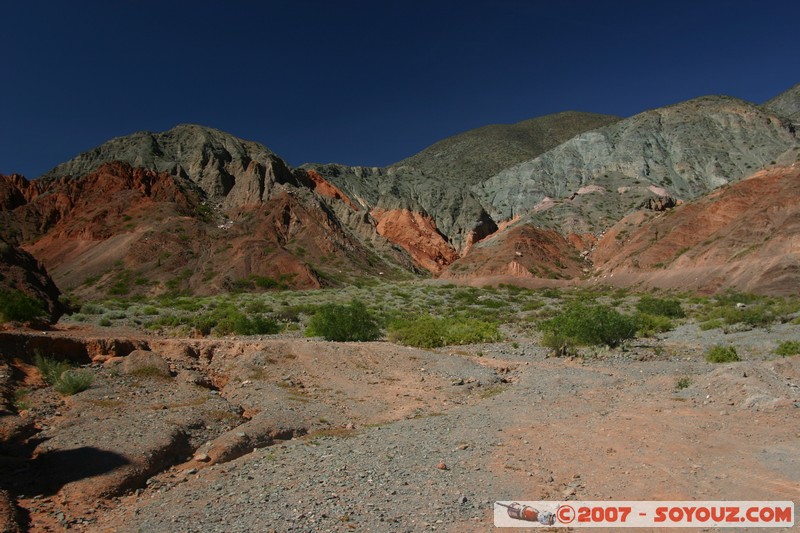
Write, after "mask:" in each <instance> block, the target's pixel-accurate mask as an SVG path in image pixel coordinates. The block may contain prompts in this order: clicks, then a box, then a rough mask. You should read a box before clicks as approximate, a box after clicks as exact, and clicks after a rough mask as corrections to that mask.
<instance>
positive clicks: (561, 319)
mask: <svg viewBox="0 0 800 533" xmlns="http://www.w3.org/2000/svg"><path fill="white" fill-rule="evenodd" d="M539 329H540V330H541V331H542V332H544V333H550V334H551V335H555V336H556V337H558V338H560V339H566V340H569V342H571V343H573V344H575V345H586V346H601V345H606V346H609V347H612V348H613V347H615V346H618V345H619V344H620V343H621V342H623V341H625V340H627V339H632V338H633V337H634V336H635V334H636V323H635V322H634V320H633V318H631V317H630V316H627V315H623V314H621V313H619V312H617V311H616V310H614V309H612V308H611V307H608V306H605V305H599V306H593V307H589V306H585V305H583V304H573V305H570V306H569V307H567V309H565V310H564V311H562V312H561V313H560V314H558V315H556V316H555V317H553V318H551V319H550V320H546V321H544V322H542V323H540V325H539Z"/></svg>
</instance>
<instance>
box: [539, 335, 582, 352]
mask: <svg viewBox="0 0 800 533" xmlns="http://www.w3.org/2000/svg"><path fill="white" fill-rule="evenodd" d="M541 342H542V346H544V347H545V348H550V349H551V350H552V351H553V354H554V355H555V356H556V357H566V356H568V355H571V354H573V353H574V352H575V341H574V340H573V339H571V338H570V337H566V336H564V335H561V334H559V333H557V332H554V331H546V332H545V333H544V335H542V341H541Z"/></svg>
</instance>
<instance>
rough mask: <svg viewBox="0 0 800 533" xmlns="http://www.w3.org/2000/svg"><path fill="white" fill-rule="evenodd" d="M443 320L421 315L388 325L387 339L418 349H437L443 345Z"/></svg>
mask: <svg viewBox="0 0 800 533" xmlns="http://www.w3.org/2000/svg"><path fill="white" fill-rule="evenodd" d="M442 320H443V319H436V318H434V317H432V316H430V315H423V316H420V317H417V318H414V319H406V320H398V321H395V322H392V323H391V324H389V331H388V332H387V337H388V339H389V340H390V341H391V342H395V343H398V344H403V345H405V346H416V347H418V348H438V347H439V346H444V345H445V340H444V328H443V327H442V324H441V322H442Z"/></svg>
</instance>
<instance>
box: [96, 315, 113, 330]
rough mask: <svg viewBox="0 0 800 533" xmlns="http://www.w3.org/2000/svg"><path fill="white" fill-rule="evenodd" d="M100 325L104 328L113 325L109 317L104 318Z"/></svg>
mask: <svg viewBox="0 0 800 533" xmlns="http://www.w3.org/2000/svg"><path fill="white" fill-rule="evenodd" d="M98 324H99V325H101V326H103V327H104V328H107V327H108V326H110V325H111V319H110V318H108V317H107V316H104V317H103V318H101V319H100V321H99V322H98Z"/></svg>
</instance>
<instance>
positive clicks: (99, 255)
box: [0, 86, 800, 296]
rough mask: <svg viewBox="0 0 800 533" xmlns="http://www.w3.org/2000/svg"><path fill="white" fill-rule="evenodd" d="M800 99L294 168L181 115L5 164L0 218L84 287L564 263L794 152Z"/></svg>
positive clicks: (457, 274) (711, 102)
mask: <svg viewBox="0 0 800 533" xmlns="http://www.w3.org/2000/svg"><path fill="white" fill-rule="evenodd" d="M799 98H800V96H798V91H797V86H795V87H793V88H792V89H790V90H789V91H787V92H786V93H784V94H782V95H780V96H778V97H776V98H775V99H773V100H770V102H768V103H767V104H765V105H764V106H761V107H759V106H756V105H754V104H750V103H748V102H745V101H742V100H738V99H735V98H730V97H722V96H709V97H701V98H696V99H693V100H690V101H688V102H682V103H679V104H675V105H672V106H668V107H664V108H659V109H654V110H650V111H646V112H643V113H640V114H638V115H635V116H633V117H630V118H627V119H624V120H618V119H617V118H616V117H608V116H604V115H592V114H585V113H574V112H569V113H560V114H556V115H552V116H547V117H540V118H538V119H532V120H530V121H524V122H522V123H519V124H514V125H506V126H503V125H499V126H489V127H485V128H479V129H477V130H473V131H470V132H466V133H464V134H461V135H458V136H455V137H453V138H450V139H446V140H443V141H441V142H439V143H436V144H434V145H433V146H431V147H430V148H428V149H426V150H423V151H422V152H420V153H419V154H416V155H415V156H412V157H410V158H407V159H405V160H403V161H401V162H399V163H396V164H394V165H390V166H389V167H386V168H372V167H349V166H344V165H337V164H308V165H303V166H302V167H300V168H296V169H291V168H289V166H288V165H287V164H286V163H285V162H284V161H283V160H281V159H280V158H279V157H278V156H277V155H276V154H275V153H273V152H272V151H271V150H269V149H268V148H266V147H264V146H262V145H260V144H258V143H254V142H250V141H244V140H241V139H237V138H235V137H233V136H231V135H229V134H226V133H224V132H221V131H218V130H214V129H212V128H206V127H202V126H196V125H186V124H184V125H179V126H177V127H175V128H173V129H172V130H169V131H166V132H162V133H150V132H139V133H135V134H133V135H130V136H126V137H120V138H116V139H112V140H111V141H109V142H107V143H105V144H103V145H101V146H99V147H97V148H95V149H93V150H90V151H88V152H85V153H83V154H80V155H79V156H77V157H76V158H74V159H73V160H71V161H68V162H66V163H63V164H61V165H59V166H57V167H56V168H54V169H53V170H51V171H50V172H48V173H46V174H45V175H43V176H42V177H41V178H40V179H37V180H34V181H30V182H29V181H27V180H25V179H24V178H22V177H20V176H4V177H0V220H2V222H3V236H4V237H5V238H6V239H7V240H9V241H10V242H12V243H18V244H23V245H24V247H25V248H26V249H27V250H29V251H31V252H32V253H34V255H35V256H36V257H38V258H39V259H41V260H42V261H43V262H44V263H45V265H46V266H47V268H48V270H49V271H50V272H51V273H52V274H53V275H54V276H55V279H56V281H57V283H59V285H62V286H63V287H64V288H65V289H66V290H69V291H77V292H78V293H79V294H83V295H85V296H90V295H92V294H102V293H104V292H107V291H110V290H113V288H114V287H117V288H119V287H120V283H122V285H124V286H125V287H127V290H128V291H129V292H130V293H131V294H135V293H146V294H158V293H163V292H165V291H167V292H169V291H174V290H183V291H190V292H201V293H209V292H216V291H224V290H232V289H233V288H236V287H239V288H240V289H242V288H243V289H245V290H249V289H254V288H259V287H261V288H268V287H276V286H281V287H284V286H285V287H295V288H303V287H319V286H325V285H337V284H342V283H349V282H351V281H353V280H356V279H358V278H359V277H362V276H384V275H389V276H401V277H402V276H407V275H409V273H410V275H416V273H419V272H421V271H428V272H430V273H432V274H433V275H435V276H439V275H444V276H446V277H450V278H455V279H463V278H469V277H471V276H492V275H509V276H512V277H515V278H530V277H534V278H536V277H548V278H562V279H565V278H577V277H582V276H586V275H591V274H592V273H593V272H594V265H593V264H592V262H591V258H592V257H594V256H593V255H590V252H591V251H592V250H593V248H594V247H595V246H596V245H597V243H598V242H599V241H600V240H601V239H602V237H603V235H604V232H606V231H608V230H610V229H611V228H612V227H614V226H615V224H617V223H618V222H619V221H620V220H621V219H623V218H624V217H626V216H630V215H632V214H635V213H637V212H640V211H642V210H644V211H645V212H661V211H664V210H668V209H671V208H672V207H674V206H675V205H677V204H680V203H683V202H689V201H692V200H693V199H697V198H701V197H703V196H704V195H706V194H707V193H709V192H710V191H713V190H715V189H717V188H719V187H721V186H726V185H729V184H732V183H735V182H737V181H738V180H741V179H742V178H744V177H746V176H749V175H752V174H754V173H756V172H758V171H760V170H762V169H764V168H766V167H770V166H780V165H784V166H790V165H792V164H793V163H795V162H796V161H797V160H798V153H799V152H798V149H799V145H798V139H797V135H796V131H795V128H794V125H793V122H792V117H793V116H794V115H793V113H795V112H796V110H795V108H796V105H797V104H796V102H797V101H798V99H799ZM523 158H527V159H523ZM503 165H510V166H507V167H506V168H503V169H502V170H500V171H499V172H496V173H494V174H492V173H493V172H495V171H496V169H497V168H499V167H500V166H503ZM508 253H513V254H514V255H513V257H511V258H508V257H507V254H508ZM121 273H122V274H121ZM121 277H122V278H125V279H128V281H127V283H124V281H125V280H124V279H121ZM176 277H177V278H179V279H178V281H175V279H174V278H176ZM98 278H99V281H98ZM131 280H140V281H141V283H136V282H133V281H131ZM144 280H149V281H147V282H145V281H144ZM89 282H91V283H89ZM259 283H260V285H259ZM248 288H249V289H248Z"/></svg>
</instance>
